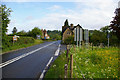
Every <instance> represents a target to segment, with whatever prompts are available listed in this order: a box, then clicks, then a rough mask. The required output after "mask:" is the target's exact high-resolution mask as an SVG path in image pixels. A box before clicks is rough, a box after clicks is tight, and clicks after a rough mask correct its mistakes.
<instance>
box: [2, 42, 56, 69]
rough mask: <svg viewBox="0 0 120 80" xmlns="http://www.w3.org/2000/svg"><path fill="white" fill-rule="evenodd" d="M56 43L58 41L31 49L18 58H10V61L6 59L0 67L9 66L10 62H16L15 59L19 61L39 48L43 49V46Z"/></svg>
mask: <svg viewBox="0 0 120 80" xmlns="http://www.w3.org/2000/svg"><path fill="white" fill-rule="evenodd" d="M54 43H56V42H53V43H50V44H48V45H45V46H43V47H40V48H38V49H36V50H33V51H31V52H28V53H26V54H23V55H21V56H18V57H16V58H13V59H11V60H8V61H6V62H4V63H1V64H0V68H2V67H4V66H7V65H9V64H11V63H13V62H15V61H17V60H20V59H21V58H24V57H26V56H28V55H30V54H32V53H34V52H36V51H38V50H40V49H43V48H45V47H47V46H49V45H52V44H54Z"/></svg>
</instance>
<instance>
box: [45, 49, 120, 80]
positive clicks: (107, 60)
mask: <svg viewBox="0 0 120 80" xmlns="http://www.w3.org/2000/svg"><path fill="white" fill-rule="evenodd" d="M118 50H119V49H118V48H116V47H110V48H107V47H105V48H99V47H94V48H93V50H92V48H89V49H88V48H79V47H75V48H73V47H72V48H71V50H70V53H69V57H70V54H73V59H74V61H73V78H83V75H84V76H85V78H118V71H119V69H118V68H119V67H118ZM65 54H66V52H65V53H63V54H61V55H60V56H59V57H58V58H57V59H56V60H55V61H54V62H53V63H52V65H51V67H50V69H49V70H48V72H47V73H46V75H45V79H46V78H64V65H65V64H66V63H67V59H66V56H65ZM75 61H76V63H75ZM68 65H70V63H68ZM69 67H70V66H69ZM81 72H82V74H83V75H82V74H81ZM69 74H70V70H69V68H68V78H69V77H70V76H69Z"/></svg>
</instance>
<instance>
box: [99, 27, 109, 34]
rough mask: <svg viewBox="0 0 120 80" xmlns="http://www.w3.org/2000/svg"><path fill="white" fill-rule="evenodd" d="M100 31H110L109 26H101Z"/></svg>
mask: <svg viewBox="0 0 120 80" xmlns="http://www.w3.org/2000/svg"><path fill="white" fill-rule="evenodd" d="M100 31H102V32H104V33H108V31H110V28H109V26H105V27H102V28H101V29H100Z"/></svg>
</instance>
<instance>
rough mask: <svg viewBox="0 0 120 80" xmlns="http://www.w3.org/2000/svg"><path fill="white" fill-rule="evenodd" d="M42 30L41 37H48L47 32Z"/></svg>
mask: <svg viewBox="0 0 120 80" xmlns="http://www.w3.org/2000/svg"><path fill="white" fill-rule="evenodd" d="M41 31H42V39H50V36H49V35H48V34H47V31H46V30H45V29H44V30H43V29H42V30H41Z"/></svg>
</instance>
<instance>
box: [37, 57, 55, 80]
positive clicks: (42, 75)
mask: <svg viewBox="0 0 120 80" xmlns="http://www.w3.org/2000/svg"><path fill="white" fill-rule="evenodd" d="M52 60H53V57H51V58H50V60H49V62H48V63H47V65H46V67H48V66H49V65H50V63H51V62H52ZM46 67H45V69H46ZM45 69H44V70H43V72H42V74H41V75H40V77H39V80H42V78H43V77H44V73H45V72H46V70H45Z"/></svg>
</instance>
